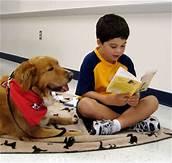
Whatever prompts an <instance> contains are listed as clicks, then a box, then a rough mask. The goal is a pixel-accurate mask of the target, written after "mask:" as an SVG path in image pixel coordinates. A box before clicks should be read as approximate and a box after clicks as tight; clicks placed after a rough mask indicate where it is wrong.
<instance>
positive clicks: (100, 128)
mask: <svg viewBox="0 0 172 163" xmlns="http://www.w3.org/2000/svg"><path fill="white" fill-rule="evenodd" d="M113 126H114V123H113V121H111V120H97V121H93V126H92V128H91V131H90V134H91V135H111V134H113Z"/></svg>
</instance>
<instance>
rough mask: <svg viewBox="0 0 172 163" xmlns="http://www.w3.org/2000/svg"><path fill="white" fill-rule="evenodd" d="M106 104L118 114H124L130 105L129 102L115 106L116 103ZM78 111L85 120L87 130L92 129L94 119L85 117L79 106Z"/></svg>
mask: <svg viewBox="0 0 172 163" xmlns="http://www.w3.org/2000/svg"><path fill="white" fill-rule="evenodd" d="M100 103H101V102H100ZM106 106H107V107H108V108H110V109H111V110H113V111H114V112H115V113H118V114H122V113H123V112H125V111H126V110H127V109H128V108H129V107H130V106H129V105H128V104H127V105H124V106H114V105H106ZM76 111H77V114H78V116H79V117H80V118H81V119H82V120H83V122H84V124H85V126H86V128H87V130H88V131H90V129H91V126H92V123H93V121H94V119H89V118H85V117H83V116H82V115H81V114H80V113H79V111H78V108H76Z"/></svg>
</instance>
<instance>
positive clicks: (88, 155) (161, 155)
mask: <svg viewBox="0 0 172 163" xmlns="http://www.w3.org/2000/svg"><path fill="white" fill-rule="evenodd" d="M75 86H76V81H75V80H73V81H71V83H70V84H69V87H70V92H74V91H75ZM154 115H155V116H157V117H158V119H159V120H160V121H161V125H162V126H164V127H167V128H171V129H172V108H170V107H167V106H163V105H160V106H159V110H158V111H157V112H156V113H155V114H154ZM33 161H37V162H39V163H56V162H57V163H81V162H82V163H87V162H89V163H105V162H107V163H112V162H113V163H115V162H117V163H130V162H132V163H142V162H143V163H172V139H167V140H163V141H160V142H156V143H151V144H145V145H140V146H135V147H128V148H120V149H113V150H105V151H93V152H82V153H64V154H22V155H21V154H3V155H2V154H1V155H0V162H1V163H6V162H7V163H19V162H24V163H30V162H33Z"/></svg>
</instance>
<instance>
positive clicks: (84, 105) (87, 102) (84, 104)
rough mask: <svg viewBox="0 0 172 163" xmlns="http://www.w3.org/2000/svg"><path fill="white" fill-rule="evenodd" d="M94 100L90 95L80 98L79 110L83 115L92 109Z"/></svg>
mask: <svg viewBox="0 0 172 163" xmlns="http://www.w3.org/2000/svg"><path fill="white" fill-rule="evenodd" d="M94 101H95V100H93V99H90V98H88V97H83V98H82V99H80V101H79V102H78V105H77V109H78V112H79V113H80V114H81V115H85V114H87V113H88V112H89V111H90V110H91V109H92V107H93V103H94Z"/></svg>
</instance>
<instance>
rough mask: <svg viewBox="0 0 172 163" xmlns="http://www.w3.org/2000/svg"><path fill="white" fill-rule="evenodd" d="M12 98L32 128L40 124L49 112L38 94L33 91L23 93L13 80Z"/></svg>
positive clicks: (11, 87)
mask: <svg viewBox="0 0 172 163" xmlns="http://www.w3.org/2000/svg"><path fill="white" fill-rule="evenodd" d="M10 96H11V98H12V99H13V101H14V103H15V105H16V106H17V108H18V109H19V111H20V112H21V113H22V115H23V117H24V118H25V120H26V121H27V122H28V124H29V125H30V126H35V125H38V124H39V123H40V121H41V119H42V118H43V117H44V116H45V114H46V112H47V108H46V107H45V106H44V105H43V100H42V99H41V98H40V97H39V96H38V95H37V94H36V93H34V92H33V91H27V92H25V91H23V90H22V89H21V87H20V86H19V84H17V82H16V81H15V80H11V81H10Z"/></svg>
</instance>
